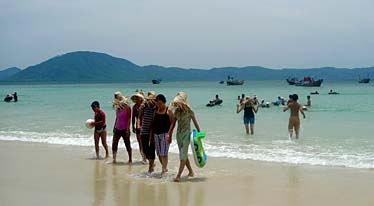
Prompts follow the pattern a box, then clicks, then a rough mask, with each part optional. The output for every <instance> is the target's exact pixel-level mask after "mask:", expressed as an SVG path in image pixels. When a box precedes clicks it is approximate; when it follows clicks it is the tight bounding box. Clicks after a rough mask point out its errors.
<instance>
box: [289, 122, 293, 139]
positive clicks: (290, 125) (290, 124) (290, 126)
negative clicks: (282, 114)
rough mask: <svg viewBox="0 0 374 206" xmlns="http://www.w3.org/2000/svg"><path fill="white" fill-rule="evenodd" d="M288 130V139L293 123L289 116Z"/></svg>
mask: <svg viewBox="0 0 374 206" xmlns="http://www.w3.org/2000/svg"><path fill="white" fill-rule="evenodd" d="M288 132H289V133H290V139H292V133H293V125H292V119H291V117H290V119H289V121H288Z"/></svg>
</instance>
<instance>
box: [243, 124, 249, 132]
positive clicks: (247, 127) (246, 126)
mask: <svg viewBox="0 0 374 206" xmlns="http://www.w3.org/2000/svg"><path fill="white" fill-rule="evenodd" d="M244 127H245V133H246V134H249V125H248V124H244Z"/></svg>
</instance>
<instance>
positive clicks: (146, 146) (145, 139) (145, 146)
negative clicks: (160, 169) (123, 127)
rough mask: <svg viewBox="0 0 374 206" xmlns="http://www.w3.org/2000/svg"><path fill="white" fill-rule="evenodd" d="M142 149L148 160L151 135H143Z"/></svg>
mask: <svg viewBox="0 0 374 206" xmlns="http://www.w3.org/2000/svg"><path fill="white" fill-rule="evenodd" d="M141 142H142V149H143V153H144V157H145V158H146V159H148V158H149V157H148V150H149V135H141Z"/></svg>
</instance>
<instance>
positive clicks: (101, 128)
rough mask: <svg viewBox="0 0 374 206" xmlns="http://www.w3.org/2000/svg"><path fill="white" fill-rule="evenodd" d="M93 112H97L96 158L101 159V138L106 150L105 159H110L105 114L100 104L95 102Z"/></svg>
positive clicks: (95, 124) (94, 124)
mask: <svg viewBox="0 0 374 206" xmlns="http://www.w3.org/2000/svg"><path fill="white" fill-rule="evenodd" d="M91 108H92V110H93V111H94V112H95V122H94V123H93V126H95V132H94V139H95V152H96V158H97V159H99V158H100V156H99V140H100V138H101V143H102V144H103V147H104V149H105V158H108V157H109V152H108V145H107V143H106V124H105V113H104V112H103V110H101V109H100V103H99V102H98V101H94V102H92V104H91Z"/></svg>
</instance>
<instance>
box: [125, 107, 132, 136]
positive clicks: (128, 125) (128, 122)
mask: <svg viewBox="0 0 374 206" xmlns="http://www.w3.org/2000/svg"><path fill="white" fill-rule="evenodd" d="M126 110H127V112H126V114H127V119H128V121H127V128H128V129H127V132H128V133H129V134H130V119H131V108H130V107H129V106H127V107H126Z"/></svg>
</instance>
